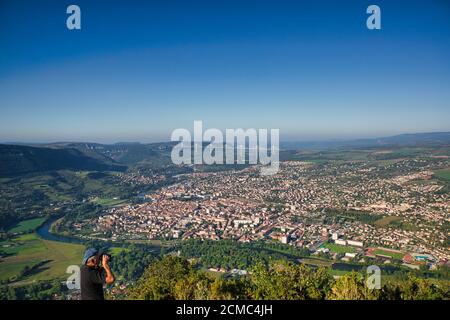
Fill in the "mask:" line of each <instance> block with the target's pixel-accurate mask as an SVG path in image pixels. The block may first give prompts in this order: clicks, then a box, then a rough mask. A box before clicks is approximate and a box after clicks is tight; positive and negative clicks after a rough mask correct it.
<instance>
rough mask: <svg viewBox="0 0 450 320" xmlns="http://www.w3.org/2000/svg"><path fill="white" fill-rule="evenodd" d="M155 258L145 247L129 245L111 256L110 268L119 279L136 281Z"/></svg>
mask: <svg viewBox="0 0 450 320" xmlns="http://www.w3.org/2000/svg"><path fill="white" fill-rule="evenodd" d="M156 258H157V256H156V255H155V254H154V253H153V252H152V251H149V250H148V249H147V248H146V247H139V246H131V247H129V248H126V249H125V250H123V251H121V252H119V253H118V254H116V255H114V256H113V260H112V261H111V268H112V271H113V273H114V274H115V275H116V276H119V277H120V279H122V280H124V281H126V282H130V281H136V280H138V279H139V278H140V277H141V276H142V274H143V273H144V271H145V269H146V268H147V267H148V266H149V265H150V264H151V263H152V262H154V261H156Z"/></svg>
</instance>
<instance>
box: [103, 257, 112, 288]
mask: <svg viewBox="0 0 450 320" xmlns="http://www.w3.org/2000/svg"><path fill="white" fill-rule="evenodd" d="M108 260H109V257H108V256H107V255H106V254H105V255H103V256H102V265H103V269H105V272H106V278H105V282H106V284H111V283H113V282H114V275H113V274H112V272H111V268H110V267H109V264H108Z"/></svg>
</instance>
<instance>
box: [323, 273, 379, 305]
mask: <svg viewBox="0 0 450 320" xmlns="http://www.w3.org/2000/svg"><path fill="white" fill-rule="evenodd" d="M378 298H379V290H376V289H369V288H368V287H367V285H366V283H365V281H364V278H363V277H362V276H361V275H360V274H359V273H357V272H354V271H353V272H351V273H349V274H346V275H344V276H342V277H340V278H339V279H337V280H336V282H335V283H334V284H333V286H332V287H331V290H330V292H329V294H328V295H327V299H330V300H376V299H378Z"/></svg>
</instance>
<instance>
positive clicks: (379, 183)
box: [93, 159, 450, 261]
mask: <svg viewBox="0 0 450 320" xmlns="http://www.w3.org/2000/svg"><path fill="white" fill-rule="evenodd" d="M441 161H442V162H445V161H448V160H447V159H443V160H441ZM444 165H446V164H445V163H439V162H436V161H434V162H432V163H430V162H428V161H426V160H422V159H406V160H399V161H392V162H386V163H378V162H370V161H353V162H350V161H346V162H327V163H323V164H314V163H310V162H300V161H286V162H282V164H281V167H280V171H279V172H278V173H277V174H276V175H272V176H262V175H260V174H259V168H257V167H248V168H246V169H244V170H240V171H220V172H208V173H207V172H194V173H192V174H189V175H183V176H181V177H180V178H179V179H178V182H177V183H175V184H173V185H170V186H168V187H164V188H161V189H159V190H158V191H157V192H155V193H151V194H147V195H146V196H145V198H146V200H147V201H146V202H145V203H141V204H136V205H125V206H118V207H113V208H110V209H107V210H105V212H104V214H103V215H102V216H100V217H99V218H98V219H97V221H95V223H94V224H93V225H94V226H95V227H94V230H93V231H94V232H95V233H96V234H98V235H105V234H108V236H109V237H110V238H111V239H113V240H120V239H189V238H200V239H214V240H218V239H236V240H238V241H253V240H257V239H273V240H276V241H280V242H283V243H289V244H292V245H295V246H303V247H307V248H310V249H311V250H313V251H314V250H319V249H320V248H321V245H322V244H323V243H324V242H327V241H332V242H336V244H339V245H343V246H354V247H357V248H363V247H365V248H367V247H369V246H370V247H387V248H392V249H395V250H401V251H402V252H416V253H423V254H430V255H432V256H433V257H434V258H435V260H437V261H446V260H448V259H449V257H450V255H449V250H448V247H447V239H448V227H447V226H448V223H449V213H450V199H449V194H448V193H445V192H439V191H440V190H441V189H442V187H443V186H442V184H440V183H439V182H438V181H436V180H434V179H432V176H433V168H434V167H436V166H444ZM447 165H448V163H447ZM329 210H334V211H329ZM330 212H335V214H330ZM346 212H353V216H350V217H348V216H345V214H346ZM355 212H356V213H358V212H362V213H364V214H365V215H376V216H377V217H382V218H383V219H380V221H379V222H378V221H375V223H373V221H366V220H364V219H359V217H358V216H357V215H355V214H354V213H355ZM341 213H342V214H341ZM341 216H343V218H342V217H341ZM336 234H345V239H342V238H338V237H337V236H336ZM344 242H345V243H344Z"/></svg>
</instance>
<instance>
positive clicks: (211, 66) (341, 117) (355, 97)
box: [0, 0, 450, 142]
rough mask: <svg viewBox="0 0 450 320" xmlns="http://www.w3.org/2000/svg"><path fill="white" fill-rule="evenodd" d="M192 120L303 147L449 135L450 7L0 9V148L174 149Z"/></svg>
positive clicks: (187, 4) (7, 5)
mask: <svg viewBox="0 0 450 320" xmlns="http://www.w3.org/2000/svg"><path fill="white" fill-rule="evenodd" d="M70 4H77V5H79V6H80V8H81V21H82V22H81V23H82V29H81V30H74V31H70V30H68V29H67V28H66V18H67V16H68V15H67V14H66V8H67V6H68V5H70ZM370 4H377V5H379V6H380V7H381V15H382V22H381V23H382V29H381V30H368V29H367V28H366V19H367V17H368V14H366V9H367V7H368V6H369V5H370ZM194 120H203V122H204V126H205V127H208V128H211V127H215V128H220V129H225V128H238V127H243V128H279V129H280V134H281V137H282V139H296V140H312V139H314V140H316V139H340V138H363V137H375V136H386V135H393V134H399V133H410V132H430V131H450V4H449V2H448V1H445V0H443V1H437V0H435V1H431V0H430V1H425V0H423V1H395V0H390V1H378V0H377V1H352V0H348V1H347V0H346V1H321V0H318V1H280V0H278V1H263V0H260V1H245V0H241V1H233V0H227V1H222V0H214V1H211V0H209V1H190V0H183V1H168V0H165V1H162V0H161V1H123V0H119V1H94V0H88V1H81V0H71V1H63V0H58V1H56V0H55V1H45V0H40V1H31V0H28V1H23V0H0V141H63V140H64V141H68V140H72V141H99V142H115V141H143V142H146V141H158V140H168V139H170V134H171V132H172V130H173V129H175V128H188V129H190V130H191V129H192V127H193V121H194Z"/></svg>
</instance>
